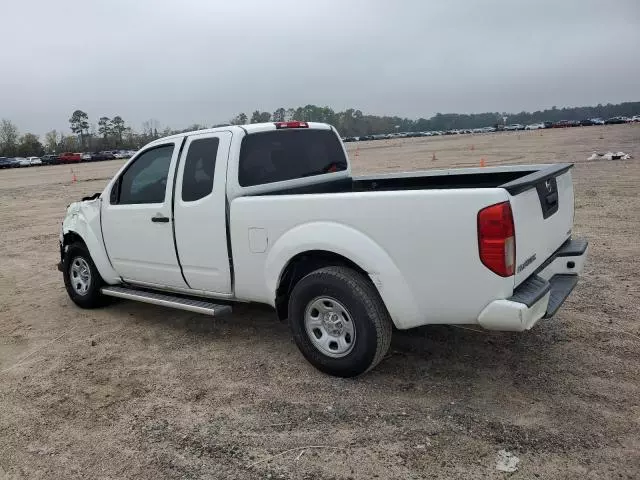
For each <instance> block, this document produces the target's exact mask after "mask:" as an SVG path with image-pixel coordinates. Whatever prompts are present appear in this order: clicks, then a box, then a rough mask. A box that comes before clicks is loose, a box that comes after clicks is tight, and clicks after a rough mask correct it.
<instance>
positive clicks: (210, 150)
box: [182, 138, 220, 202]
mask: <svg viewBox="0 0 640 480" xmlns="http://www.w3.org/2000/svg"><path fill="white" fill-rule="evenodd" d="M219 144H220V139H218V138H202V139H200V140H194V141H193V142H191V144H190V145H189V151H188V152H187V158H186V160H185V164H184V174H183V176H182V201H183V202H194V201H196V200H200V199H201V198H204V197H206V196H207V195H209V194H210V193H211V192H212V191H213V175H214V173H215V170H216V155H217V154H218V145H219Z"/></svg>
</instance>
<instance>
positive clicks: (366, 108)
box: [0, 0, 640, 134]
mask: <svg viewBox="0 0 640 480" xmlns="http://www.w3.org/2000/svg"><path fill="white" fill-rule="evenodd" d="M0 5H1V9H0V11H1V18H2V21H1V27H0V30H1V31H2V38H3V39H4V41H3V46H2V48H1V49H0V118H8V119H11V120H13V121H14V122H15V123H16V124H17V125H18V127H19V128H20V131H21V132H25V131H33V132H36V133H38V134H43V133H44V132H46V131H47V130H50V129H53V128H56V129H58V130H60V129H64V130H68V125H69V124H68V119H69V117H70V116H71V113H72V112H73V110H75V109H77V108H79V109H81V110H84V111H85V112H87V113H88V114H89V118H90V120H91V122H93V123H96V122H97V119H98V118H99V117H100V116H103V115H105V116H108V117H113V116H114V115H121V116H122V117H123V118H124V119H125V121H126V122H127V124H130V125H132V126H133V127H134V129H136V130H139V129H140V127H141V124H142V122H143V121H144V120H146V119H150V118H154V119H157V120H158V121H159V122H160V124H161V125H162V126H166V125H169V126H171V127H174V128H181V127H186V126H187V125H189V124H192V123H203V124H207V125H210V124H214V123H222V122H225V121H228V120H229V119H230V118H231V117H232V116H234V115H235V114H237V113H238V112H246V113H247V114H249V115H250V114H251V112H252V111H253V110H256V109H259V110H268V111H273V110H274V109H276V108H277V107H280V106H283V107H285V108H286V107H295V106H300V105H305V104H308V103H312V104H317V105H328V106H330V107H332V108H334V109H336V110H342V109H344V108H348V107H355V108H359V109H361V110H362V111H363V112H365V113H374V114H397V115H401V116H408V117H412V118H417V117H420V116H423V117H429V116H431V115H433V114H435V113H436V112H443V113H444V112H458V113H460V112H483V111H509V112H511V111H521V110H537V109H544V108H549V107H551V106H553V105H557V106H579V105H591V104H597V103H607V102H611V103H617V102H622V101H638V100H640V0H609V1H605V0H593V1H592V0H562V1H560V0H522V1H521V0H504V1H498V0H482V1H480V0H478V1H476V0H459V1H453V0H447V1H444V0H422V1H421V0H415V1H413V0H397V1H378V0H361V1H356V0H338V1H333V0H322V1H305V0H295V1H289V0H269V1H266V0H264V1H260V0H253V1H250V0H247V1H241V0H233V1H232V0H180V1H168V0H165V1H162V0H109V1H95V0H82V1H72V0H39V1H36V0H0Z"/></svg>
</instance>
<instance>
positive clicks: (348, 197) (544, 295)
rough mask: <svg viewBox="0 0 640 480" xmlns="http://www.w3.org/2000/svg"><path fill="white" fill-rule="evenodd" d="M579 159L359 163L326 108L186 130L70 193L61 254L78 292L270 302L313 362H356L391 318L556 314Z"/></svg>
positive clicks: (87, 303)
mask: <svg viewBox="0 0 640 480" xmlns="http://www.w3.org/2000/svg"><path fill="white" fill-rule="evenodd" d="M571 167H572V166H571V165H570V164H554V165H526V166H509V167H498V168H471V169H458V170H443V171H430V172H414V173H402V174H392V175H374V176H371V175H369V176H361V177H353V176H352V175H351V168H350V164H349V161H348V157H347V154H346V151H345V149H344V146H343V145H342V143H341V141H340V137H339V136H338V134H337V132H336V131H335V129H334V128H333V127H330V126H329V125H325V124H320V123H306V122H280V123H265V124H254V125H245V126H228V127H220V128H214V129H210V130H202V131H197V132H191V133H181V134H178V135H174V136H170V137H166V138H162V139H159V140H156V141H154V142H152V143H150V144H148V145H147V146H145V147H144V148H142V149H141V150H140V151H139V152H138V153H137V154H136V155H134V156H133V157H132V158H131V159H130V160H129V161H128V162H127V163H126V164H125V165H124V166H123V167H122V168H121V169H120V171H119V172H118V173H117V174H116V175H115V176H114V178H113V179H112V180H111V181H110V182H109V183H108V185H107V186H106V188H105V189H104V191H103V192H102V193H99V194H95V195H93V196H91V197H86V198H85V199H83V201H81V202H77V203H73V204H71V205H70V206H69V207H68V209H67V213H66V217H65V219H64V222H63V226H62V232H61V234H60V255H61V263H60V264H59V268H60V270H61V271H62V272H63V276H64V281H65V286H66V289H67V292H68V294H69V296H70V297H71V299H72V300H73V301H74V302H75V303H76V304H78V305H79V306H81V307H84V308H92V307H96V306H98V305H101V304H102V303H103V300H104V298H105V296H111V297H120V298H125V299H132V300H138V301H142V302H149V303H153V304H158V305H164V306H168V307H174V308H180V309H185V310H190V311H194V312H199V313H204V314H210V315H219V314H223V313H228V312H229V311H230V310H231V306H230V305H231V304H232V303H233V302H260V303H265V304H269V305H271V306H273V307H275V309H276V311H277V313H278V315H279V317H280V318H281V319H288V322H289V324H290V327H291V330H292V332H293V336H294V339H295V341H296V343H297V345H298V347H299V348H300V350H301V351H302V353H303V354H304V356H305V357H306V358H307V359H308V360H309V361H310V362H311V363H312V364H313V365H315V366H316V367H317V368H319V369H320V370H322V371H324V372H327V373H330V374H333V375H339V376H354V375H358V374H360V373H363V372H365V371H367V370H368V369H370V368H372V367H373V366H375V365H376V364H377V363H378V362H379V361H380V360H381V359H382V357H383V356H384V354H385V353H386V351H387V349H388V347H389V343H390V340H391V332H392V326H393V325H395V327H397V328H398V329H409V328H412V327H416V326H419V325H426V324H471V325H480V326H482V327H484V328H487V329H493V330H511V331H523V330H527V329H529V328H531V327H533V325H534V324H535V323H536V322H538V320H540V319H541V318H544V317H550V316H552V315H553V314H554V313H555V312H556V311H557V309H558V308H559V307H560V305H561V304H562V303H563V301H564V300H565V298H566V297H567V296H568V295H569V293H570V292H571V290H572V289H573V287H574V286H575V285H576V282H577V280H578V275H579V274H580V272H581V271H582V268H583V264H584V261H585V257H586V251H587V242H586V241H585V240H582V239H574V238H572V225H573V211H574V207H573V183H572V179H571Z"/></svg>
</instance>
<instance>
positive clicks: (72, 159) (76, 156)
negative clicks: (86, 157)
mask: <svg viewBox="0 0 640 480" xmlns="http://www.w3.org/2000/svg"><path fill="white" fill-rule="evenodd" d="M81 161H82V154H80V153H71V152H64V153H61V154H60V156H59V157H58V163H80V162H81Z"/></svg>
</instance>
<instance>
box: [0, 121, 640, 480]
mask: <svg viewBox="0 0 640 480" xmlns="http://www.w3.org/2000/svg"><path fill="white" fill-rule="evenodd" d="M348 148H349V150H350V152H351V156H352V158H353V161H354V166H355V168H354V169H355V171H356V172H357V173H362V172H381V171H394V170H408V169H426V168H436V167H450V166H471V165H478V164H479V162H480V160H481V159H484V160H485V162H486V164H487V165H493V164H507V163H536V162H555V161H560V162H565V161H569V162H575V163H576V167H575V169H574V181H575V185H576V217H575V233H576V234H577V235H585V236H587V237H588V238H589V241H590V253H589V259H588V264H587V266H586V271H585V272H584V276H583V278H582V280H581V282H580V283H579V285H578V287H577V288H576V290H575V291H574V293H573V295H572V296H571V297H570V298H569V299H568V301H567V302H566V303H565V305H564V307H563V308H562V309H561V310H560V312H559V314H558V315H557V316H556V317H555V318H553V319H551V320H547V321H544V322H542V323H540V324H539V325H538V326H536V327H535V328H534V329H533V330H532V331H530V332H527V333H523V334H509V333H490V332H483V331H474V330H468V329H461V328H457V327H424V328H420V329H416V330H411V331H406V332H395V333H394V340H393V343H392V346H391V350H390V353H389V355H388V357H387V358H386V359H385V360H383V362H382V363H381V364H380V365H379V366H378V367H377V368H376V369H375V370H374V371H373V372H371V373H369V374H367V375H365V376H363V377H361V378H357V379H351V380H345V379H337V378H332V377H329V376H326V375H323V374H321V373H319V372H318V371H316V370H315V369H313V368H312V367H311V366H310V365H309V364H308V363H306V361H305V360H304V359H303V357H302V355H301V354H300V353H299V352H298V350H297V349H296V347H295V345H294V344H293V342H292V340H291V338H290V335H289V332H288V329H287V326H286V325H284V324H281V323H279V322H278V321H277V319H276V316H275V315H274V313H273V312H272V311H271V310H269V309H268V308H265V307H261V306H253V305H249V306H239V307H236V308H235V311H234V314H233V315H231V316H228V317H224V318H220V319H211V318H210V317H205V316H200V315H195V314H191V313H188V312H181V311H175V310H169V309H163V308H160V307H155V306H151V305H145V304H138V303H133V302H126V301H122V302H117V303H114V304H113V305H111V306H109V307H108V308H105V309H101V310H95V311H86V310H81V309H79V308H77V307H75V306H74V305H73V304H72V303H71V301H70V300H69V299H68V297H67V295H66V293H65V290H64V287H63V283H62V277H61V274H60V273H59V272H58V271H57V270H56V268H55V264H56V262H57V261H58V245H57V241H58V232H59V228H60V222H61V220H62V216H63V213H64V209H65V207H66V205H67V204H68V203H70V202H72V201H75V200H78V199H79V198H80V197H82V196H84V195H86V194H91V193H93V192H96V191H100V190H102V188H103V186H104V185H105V183H106V180H107V179H108V178H109V177H110V176H111V175H112V174H113V172H114V171H115V170H116V169H117V168H118V167H119V166H120V165H121V164H122V161H110V162H102V163H97V164H81V165H77V166H75V167H73V168H74V172H75V174H76V175H77V178H78V182H77V183H75V184H73V183H71V170H70V167H69V166H56V167H41V168H29V169H20V170H18V169H13V170H0V246H1V249H0V478H9V479H12V478H29V479H31V478H36V479H40V478H41V479H63V478H64V479H71V478H90V479H103V478H140V479H164V478H170V479H173V478H188V479H192V478H193V479H195V478H212V479H214V478H215V479H217V478H237V479H245V478H248V479H254V478H255V479H258V478H271V479H279V478H287V479H349V478H353V479H371V478H380V479H386V478H390V479H391V478H392V479H412V478H420V479H421V478H503V477H507V476H510V477H511V478H514V479H531V478H561V479H572V478H575V479H581V480H584V479H604V478H616V479H618V478H639V477H640V433H639V432H640V324H639V318H640V288H639V287H640V281H639V278H638V268H639V266H640V262H639V261H638V257H639V255H640V183H639V182H640V125H622V126H615V127H583V128H572V129H566V130H544V131H542V132H526V133H525V132H519V133H516V132H513V133H504V134H489V135H478V136H471V135H464V136H450V137H438V138H420V139H406V140H393V141H391V140H389V141H377V142H376V141H374V142H368V143H363V144H360V145H359V146H358V144H349V146H348ZM608 150H614V151H617V150H623V151H625V152H628V153H632V154H633V155H634V157H635V158H634V159H633V160H627V161H586V158H587V157H588V156H589V155H590V154H591V153H592V152H593V151H608ZM434 154H435V158H436V159H435V160H433V155H434ZM356 155H357V156H356ZM502 449H504V450H507V451H508V452H511V453H513V454H515V455H516V456H517V457H518V458H519V459H520V462H519V464H518V471H517V472H515V473H512V474H509V473H502V472H499V471H497V470H496V455H497V453H498V451H500V450H502Z"/></svg>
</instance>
